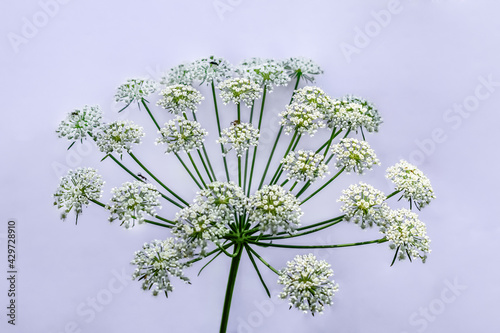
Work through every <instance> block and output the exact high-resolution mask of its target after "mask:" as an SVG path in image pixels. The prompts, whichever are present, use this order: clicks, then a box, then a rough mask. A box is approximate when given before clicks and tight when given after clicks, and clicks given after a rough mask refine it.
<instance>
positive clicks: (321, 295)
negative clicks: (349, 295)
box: [278, 254, 339, 315]
mask: <svg viewBox="0 0 500 333" xmlns="http://www.w3.org/2000/svg"><path fill="white" fill-rule="evenodd" d="M330 267H331V266H330V264H328V263H327V262H326V261H324V260H316V257H315V256H314V255H312V254H307V255H297V256H296V257H295V258H294V259H293V260H292V261H289V262H288V263H287V267H285V268H283V269H282V270H281V271H280V275H279V278H278V283H279V284H282V285H283V291H282V292H281V294H280V295H279V297H280V298H281V299H286V298H288V301H289V304H290V308H291V307H292V306H293V307H295V308H297V309H299V310H301V311H303V312H304V313H309V312H310V313H311V314H312V315H314V314H315V313H322V312H323V310H324V306H325V305H332V304H333V296H334V294H335V293H336V292H337V291H338V288H339V287H338V285H337V284H336V283H335V281H333V280H330V277H331V276H333V270H332V269H331V268H330Z"/></svg>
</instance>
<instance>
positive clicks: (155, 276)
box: [131, 238, 190, 297]
mask: <svg viewBox="0 0 500 333" xmlns="http://www.w3.org/2000/svg"><path fill="white" fill-rule="evenodd" d="M182 259H183V258H182V256H181V255H180V253H179V251H178V249H177V243H176V242H175V240H174V239H173V238H167V239H166V240H157V239H155V240H153V241H152V242H151V243H144V245H143V246H142V250H140V251H137V252H135V256H134V260H132V262H131V264H133V265H136V266H137V268H136V269H135V271H134V274H133V275H132V280H135V279H138V280H142V289H144V290H152V293H153V296H157V295H158V293H159V292H162V291H163V292H164V293H165V296H167V297H168V292H169V291H173V290H174V287H173V286H172V284H171V281H170V277H171V276H175V277H178V278H179V279H181V280H182V281H184V282H185V283H189V278H187V277H185V276H184V274H183V269H184V268H186V267H189V266H190V264H188V263H187V262H182Z"/></svg>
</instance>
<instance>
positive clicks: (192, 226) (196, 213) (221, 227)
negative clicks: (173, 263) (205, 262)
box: [172, 202, 230, 256]
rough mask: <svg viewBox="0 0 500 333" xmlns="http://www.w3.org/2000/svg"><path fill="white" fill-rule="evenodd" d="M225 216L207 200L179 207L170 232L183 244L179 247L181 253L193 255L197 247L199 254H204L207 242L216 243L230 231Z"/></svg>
mask: <svg viewBox="0 0 500 333" xmlns="http://www.w3.org/2000/svg"><path fill="white" fill-rule="evenodd" d="M227 218H228V216H227V214H225V212H224V211H222V210H221V209H219V208H218V207H216V206H215V205H213V204H209V203H207V202H203V203H201V204H197V203H195V204H192V205H190V206H188V207H186V208H183V209H181V210H180V211H179V212H178V213H177V214H176V217H175V222H176V225H175V226H174V227H173V228H172V234H174V235H175V237H177V238H178V239H180V240H181V241H182V243H183V244H184V246H183V247H182V248H180V250H181V252H182V253H183V255H185V256H193V255H195V253H194V251H195V250H196V249H198V248H199V249H200V255H201V256H204V255H205V254H206V249H207V247H208V242H213V243H218V242H219V240H220V239H221V238H222V237H224V236H225V235H226V234H227V233H228V232H229V231H230V229H229V228H227V227H226V222H227V220H226V219H227Z"/></svg>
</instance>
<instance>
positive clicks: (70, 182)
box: [54, 168, 104, 220]
mask: <svg viewBox="0 0 500 333" xmlns="http://www.w3.org/2000/svg"><path fill="white" fill-rule="evenodd" d="M103 185H104V181H103V180H102V179H101V176H100V175H99V174H97V170H95V169H92V168H78V169H76V170H69V171H68V174H67V175H66V176H64V177H61V182H60V183H59V187H58V188H57V190H56V193H54V200H55V201H54V205H56V206H57V208H58V209H61V208H62V209H63V212H62V214H61V218H62V219H63V220H64V219H66V217H67V216H68V213H69V212H70V211H71V210H73V209H74V210H75V213H76V217H77V219H78V215H79V214H80V213H81V212H82V206H83V205H88V204H89V202H90V200H97V199H99V198H100V197H101V194H102V187H103Z"/></svg>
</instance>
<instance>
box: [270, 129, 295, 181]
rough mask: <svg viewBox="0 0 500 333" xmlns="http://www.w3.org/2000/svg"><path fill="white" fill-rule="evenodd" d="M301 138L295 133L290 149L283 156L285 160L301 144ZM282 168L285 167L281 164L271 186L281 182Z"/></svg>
mask: <svg viewBox="0 0 500 333" xmlns="http://www.w3.org/2000/svg"><path fill="white" fill-rule="evenodd" d="M300 137H301V135H300V134H299V133H298V132H297V131H295V132H294V133H293V136H292V139H291V140H290V144H289V145H288V148H287V149H286V152H285V155H283V158H285V157H286V156H287V155H288V154H289V153H290V151H293V150H294V149H295V147H297V144H298V143H299V140H300ZM282 166H283V163H281V162H280V164H279V165H278V168H277V169H276V172H275V173H274V176H273V178H272V179H271V181H270V182H269V184H270V185H274V184H276V183H277V182H278V181H279V179H280V177H281V175H282V173H283V170H282Z"/></svg>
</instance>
